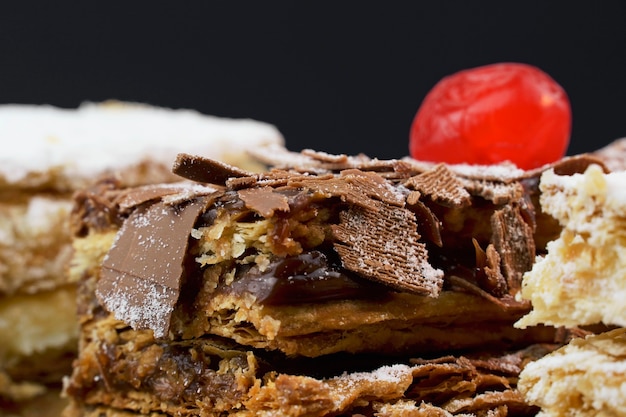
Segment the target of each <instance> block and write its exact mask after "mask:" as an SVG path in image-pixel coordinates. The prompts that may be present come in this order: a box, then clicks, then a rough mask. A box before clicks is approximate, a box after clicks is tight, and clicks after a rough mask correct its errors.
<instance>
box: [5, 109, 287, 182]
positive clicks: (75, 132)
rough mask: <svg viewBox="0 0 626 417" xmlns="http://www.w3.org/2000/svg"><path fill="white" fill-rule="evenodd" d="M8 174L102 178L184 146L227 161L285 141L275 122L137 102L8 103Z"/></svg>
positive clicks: (169, 157)
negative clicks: (72, 105) (69, 105)
mask: <svg viewBox="0 0 626 417" xmlns="http://www.w3.org/2000/svg"><path fill="white" fill-rule="evenodd" d="M0 137H2V139H3V148H2V153H0V179H3V178H4V180H6V181H7V182H9V183H14V182H19V181H21V180H23V179H24V178H25V177H27V176H28V175H29V173H31V172H41V171H46V170H51V169H54V170H59V173H60V175H65V176H67V177H68V178H71V177H72V176H79V177H85V176H94V175H98V174H101V173H102V172H104V171H107V170H115V169H119V168H122V167H126V166H129V165H131V166H134V165H135V164H138V163H140V162H142V161H143V160H150V161H154V162H158V163H162V164H166V165H167V166H171V164H172V163H173V161H174V159H175V157H176V155H177V154H178V153H179V152H188V153H194V154H201V155H204V156H206V157H209V158H215V159H223V158H224V157H225V155H227V154H229V153H232V154H241V153H242V150H245V149H248V148H251V147H260V146H265V145H269V144H275V145H277V146H279V145H282V143H283V142H284V140H283V138H282V136H281V134H280V132H279V131H278V130H277V129H276V128H275V127H274V126H272V125H270V124H267V123H263V122H258V121H254V120H249V119H227V118H218V117H215V116H208V115H204V114H201V113H199V112H196V111H193V110H186V109H182V110H173V109H166V108H160V107H153V106H148V105H140V104H134V103H123V104H122V103H117V104H110V103H109V104H94V103H85V104H83V105H82V106H80V107H79V108H78V109H61V108H56V107H52V106H35V105H2V106H0Z"/></svg>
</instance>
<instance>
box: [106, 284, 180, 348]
mask: <svg viewBox="0 0 626 417" xmlns="http://www.w3.org/2000/svg"><path fill="white" fill-rule="evenodd" d="M127 277H128V276H126V275H124V274H120V275H119V276H117V277H116V279H115V280H114V281H113V285H112V288H113V290H112V291H109V292H101V291H97V295H98V296H99V297H100V301H101V302H102V304H103V305H104V307H105V308H106V309H107V310H108V311H112V312H114V315H115V318H116V319H117V320H121V321H123V322H125V323H128V324H129V325H130V326H131V327H133V328H134V329H152V330H153V331H154V335H155V337H165V336H166V335H167V330H168V329H169V325H170V316H171V314H172V312H173V311H174V304H173V303H172V299H173V298H174V299H175V298H177V297H178V295H177V294H176V292H175V291H174V290H172V289H171V288H167V287H164V286H162V285H158V284H155V283H154V282H151V281H146V280H136V279H134V280H133V281H132V286H133V288H129V287H128V283H127V279H126V278H127ZM138 294H140V295H138ZM138 297H139V298H140V300H138Z"/></svg>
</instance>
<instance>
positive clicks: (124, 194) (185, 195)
mask: <svg viewBox="0 0 626 417" xmlns="http://www.w3.org/2000/svg"><path fill="white" fill-rule="evenodd" d="M215 191H217V190H216V189H215V188H211V187H205V186H201V185H197V184H188V183H174V184H151V185H145V186H141V187H135V188H128V189H125V190H122V191H121V192H120V193H119V195H118V196H117V197H116V199H115V201H116V203H117V205H118V206H119V208H120V210H122V211H125V210H131V209H132V208H134V207H136V206H138V205H140V204H143V203H146V202H149V201H155V200H159V199H162V200H168V201H172V200H174V201H184V200H189V199H193V198H195V197H197V196H200V195H210V194H212V193H214V192H215Z"/></svg>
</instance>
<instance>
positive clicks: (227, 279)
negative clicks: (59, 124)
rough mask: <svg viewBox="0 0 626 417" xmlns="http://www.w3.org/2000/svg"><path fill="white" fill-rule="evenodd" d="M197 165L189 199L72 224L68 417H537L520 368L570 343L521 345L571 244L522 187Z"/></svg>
mask: <svg viewBox="0 0 626 417" xmlns="http://www.w3.org/2000/svg"><path fill="white" fill-rule="evenodd" d="M195 155H197V154H186V153H181V154H180V155H179V156H178V158H177V159H176V161H175V163H174V166H173V172H174V173H175V174H177V175H179V176H180V177H181V179H185V180H186V181H188V182H184V183H174V184H158V185H149V186H140V187H124V186H122V185H120V184H119V183H118V182H116V181H114V180H104V181H100V182H99V183H97V184H95V185H94V186H92V187H89V188H87V189H85V190H83V191H82V192H80V193H77V194H76V196H75V205H74V208H73V212H72V221H71V225H72V232H73V246H74V251H75V252H74V256H73V259H72V262H71V269H70V279H71V280H72V281H77V282H79V287H78V315H79V322H80V342H79V343H80V344H79V355H78V358H77V359H76V361H75V362H74V368H73V372H72V374H71V376H69V377H68V378H67V379H66V380H65V386H64V395H66V396H67V397H68V398H69V400H70V406H69V407H68V408H67V409H66V410H65V415H66V416H136V415H151V416H174V415H176V416H183V415H184V416H226V415H233V416H263V415H266V416H279V415H280V416H301V415H307V416H327V415H328V416H344V415H345V416H350V415H352V416H357V415H358V416H361V415H376V416H405V415H411V416H413V415H416V416H421V415H424V416H426V415H428V416H449V415H463V416H470V415H473V416H487V415H489V416H505V415H509V416H525V415H533V414H534V413H536V412H537V407H536V406H534V405H529V404H528V403H527V402H526V401H525V400H524V398H523V397H522V395H521V394H520V393H519V391H518V390H517V387H516V385H517V379H518V376H519V373H520V371H521V369H523V368H524V366H525V365H526V364H527V363H528V362H530V361H533V360H535V359H537V358H539V357H542V356H544V355H545V354H546V353H547V352H549V351H552V350H553V349H555V348H556V347H557V346H559V343H562V342H563V340H564V338H563V337H564V335H563V333H562V332H561V331H558V330H557V329H555V328H554V327H551V326H542V325H537V326H531V327H528V328H526V329H519V328H515V327H514V323H515V322H517V321H518V320H519V319H520V318H521V317H523V316H524V315H526V314H527V313H528V312H529V311H530V310H531V304H530V302H529V301H527V300H520V299H518V298H517V297H516V294H517V293H518V292H519V290H520V288H521V285H522V277H523V275H524V274H525V273H526V272H527V271H529V270H531V268H532V266H533V263H534V262H535V259H536V256H537V254H539V253H543V252H544V251H545V249H546V248H545V244H546V243H547V242H549V241H552V240H554V239H555V238H556V237H558V235H559V233H560V226H559V224H558V223H557V222H555V221H554V219H552V218H551V217H550V216H548V215H547V214H546V213H544V212H543V211H542V210H541V209H540V206H539V198H540V194H539V189H538V183H539V178H540V175H541V174H542V173H543V172H544V171H545V170H547V169H552V170H554V172H557V173H560V174H567V175H570V174H573V173H581V172H585V170H586V169H587V168H588V167H589V166H592V165H594V166H595V165H598V166H602V162H601V161H600V160H599V159H597V158H594V157H591V156H589V155H583V156H578V157H570V158H564V159H563V160H561V161H559V162H557V163H554V164H552V165H550V166H546V167H542V168H539V169H536V170H530V171H524V170H520V169H517V168H516V167H514V166H513V165H510V164H498V165H492V166H470V165H446V164H436V163H423V162H418V161H415V160H412V159H408V158H407V159H402V160H378V159H371V158H368V157H366V156H362V155H361V156H346V155H330V154H327V153H324V152H315V151H307V150H305V151H302V152H300V153H293V152H288V151H287V150H286V149H284V148H277V149H271V150H268V149H265V150H264V151H262V152H257V153H256V156H257V158H259V161H261V162H263V163H266V164H269V165H270V166H272V169H271V170H268V171H266V172H262V173H253V172H249V171H247V170H245V169H241V168H238V167H234V166H231V165H228V164H224V163H223V162H220V161H216V160H213V159H210V158H205V157H201V156H195Z"/></svg>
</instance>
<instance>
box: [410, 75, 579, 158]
mask: <svg viewBox="0 0 626 417" xmlns="http://www.w3.org/2000/svg"><path fill="white" fill-rule="evenodd" d="M571 118H572V116H571V107H570V102H569V99H568V97H567V94H566V93H565V91H564V90H563V88H562V87H561V86H560V85H559V84H557V82H556V81H554V79H552V78H551V77H550V76H549V75H548V74H546V73H545V72H543V71H542V70H540V69H539V68H536V67H534V66H531V65H527V64H519V63H500V64H493V65H486V66H482V67H478V68H473V69H468V70H463V71H460V72H457V73H455V74H452V75H450V76H448V77H445V78H443V79H442V80H441V81H439V82H438V83H437V84H436V85H435V86H434V87H433V89H432V90H431V91H430V92H429V93H428V94H427V95H426V97H425V98H424V101H423V102H422V104H421V106H420V108H419V109H418V111H417V114H416V115H415V118H414V119H413V124H412V126H411V132H410V142H409V151H410V154H411V157H413V158H415V159H419V160H424V161H433V162H446V163H468V164H493V163H498V162H503V161H510V162H513V163H514V164H516V165H517V166H518V167H520V168H523V169H531V168H536V167H539V166H542V165H544V164H547V163H551V162H554V161H557V160H559V159H560V158H562V157H563V155H565V152H566V151H567V147H568V144H569V140H570V132H571Z"/></svg>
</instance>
